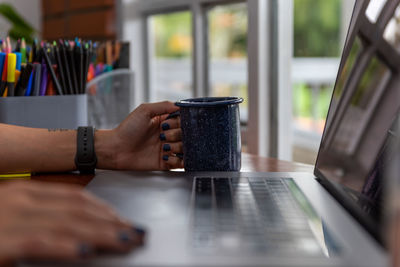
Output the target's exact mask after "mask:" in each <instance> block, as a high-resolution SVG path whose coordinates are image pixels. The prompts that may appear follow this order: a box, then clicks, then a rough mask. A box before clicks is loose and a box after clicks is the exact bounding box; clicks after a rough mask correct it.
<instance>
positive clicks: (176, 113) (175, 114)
mask: <svg viewBox="0 0 400 267" xmlns="http://www.w3.org/2000/svg"><path fill="white" fill-rule="evenodd" d="M180 115H181V113H180V112H179V110H178V111H175V112H174V113H171V114H169V115H168V117H167V118H166V120H168V119H172V118H176V117H179V116H180Z"/></svg>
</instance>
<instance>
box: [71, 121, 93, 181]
mask: <svg viewBox="0 0 400 267" xmlns="http://www.w3.org/2000/svg"><path fill="white" fill-rule="evenodd" d="M76 136H77V138H76V141H77V142H76V144H77V146H76V156H75V165H76V168H77V169H78V170H79V172H80V173H84V174H93V173H94V169H95V168H96V164H97V157H96V153H95V151H94V129H93V127H90V126H89V127H78V131H77V135H76Z"/></svg>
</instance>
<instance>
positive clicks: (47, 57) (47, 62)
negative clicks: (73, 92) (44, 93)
mask: <svg viewBox="0 0 400 267" xmlns="http://www.w3.org/2000/svg"><path fill="white" fill-rule="evenodd" d="M42 54H43V56H44V60H45V62H46V65H47V69H48V70H49V71H50V77H51V79H52V80H53V84H54V86H55V87H56V90H57V94H59V95H62V94H63V92H62V89H61V85H60V82H59V81H58V79H57V76H56V73H55V72H54V69H53V66H52V65H51V62H50V58H49V55H48V54H47V51H46V49H42Z"/></svg>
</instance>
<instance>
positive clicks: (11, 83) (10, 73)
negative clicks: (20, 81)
mask: <svg viewBox="0 0 400 267" xmlns="http://www.w3.org/2000/svg"><path fill="white" fill-rule="evenodd" d="M16 64H17V56H16V55H15V54H14V53H9V54H8V63H7V90H8V91H7V96H14V95H15V92H14V88H15V66H16Z"/></svg>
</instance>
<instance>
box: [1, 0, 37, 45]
mask: <svg viewBox="0 0 400 267" xmlns="http://www.w3.org/2000/svg"><path fill="white" fill-rule="evenodd" d="M0 3H8V4H11V5H12V6H13V7H14V8H15V10H17V12H18V13H19V14H20V15H21V16H22V17H23V18H24V19H25V20H26V21H27V22H29V23H30V24H31V25H32V26H33V27H34V28H35V29H36V30H37V31H38V32H39V33H38V35H37V36H38V37H39V36H40V31H41V28H42V20H41V17H42V1H41V0H0ZM0 29H1V30H0V38H1V39H4V38H5V37H7V33H8V30H9V29H10V24H9V23H8V21H7V20H6V19H4V18H3V17H2V16H0Z"/></svg>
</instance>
